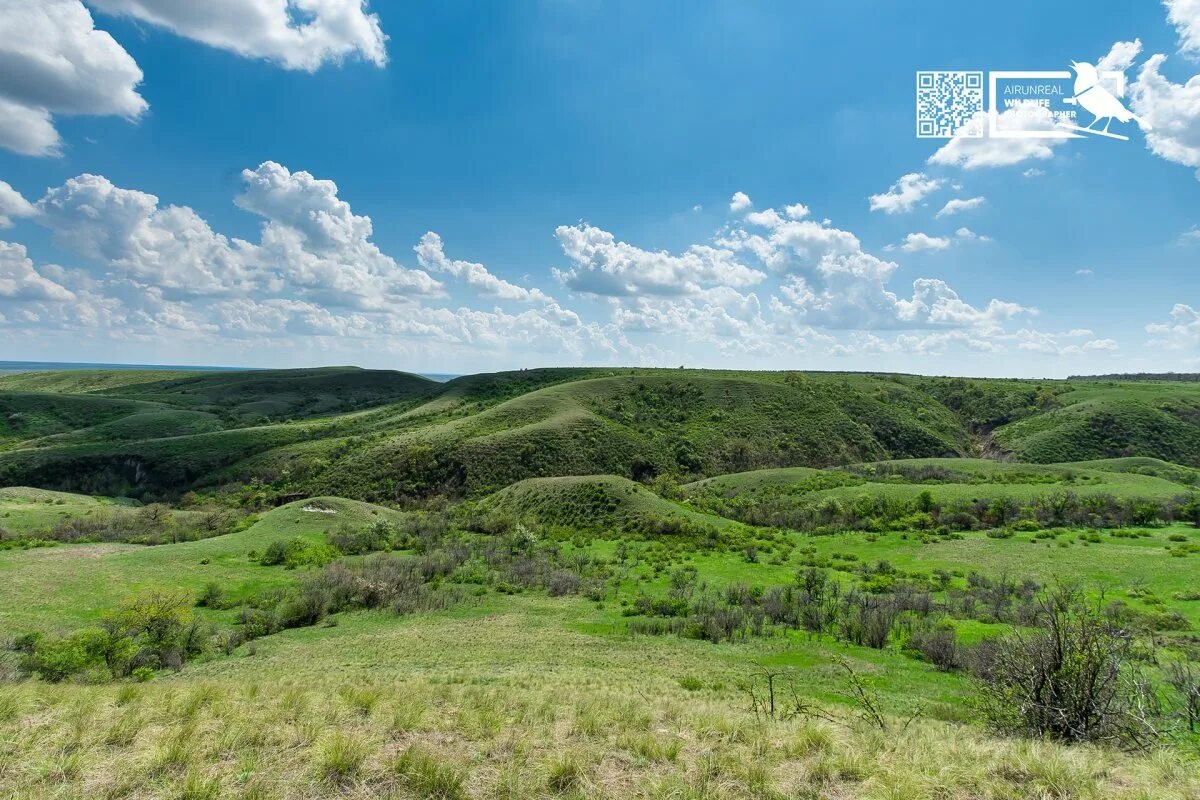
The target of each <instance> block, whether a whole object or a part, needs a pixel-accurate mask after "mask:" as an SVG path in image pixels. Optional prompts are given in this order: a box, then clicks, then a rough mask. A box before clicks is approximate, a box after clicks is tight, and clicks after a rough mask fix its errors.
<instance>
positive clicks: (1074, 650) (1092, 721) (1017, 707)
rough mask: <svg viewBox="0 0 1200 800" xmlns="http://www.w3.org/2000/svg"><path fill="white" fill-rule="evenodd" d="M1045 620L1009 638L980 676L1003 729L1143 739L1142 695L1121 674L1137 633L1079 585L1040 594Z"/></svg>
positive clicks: (1082, 738)
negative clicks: (1117, 622) (1083, 594)
mask: <svg viewBox="0 0 1200 800" xmlns="http://www.w3.org/2000/svg"><path fill="white" fill-rule="evenodd" d="M1038 623H1039V625H1040V627H1038V628H1035V629H1032V630H1022V631H1018V632H1015V633H1012V634H1010V635H1008V636H1006V637H1003V638H1002V639H1001V640H1000V641H999V642H998V643H997V646H995V647H994V648H992V650H991V653H990V655H991V657H992V661H991V663H990V664H989V665H987V667H986V672H985V673H984V674H983V676H982V682H981V692H982V699H983V703H982V705H983V709H984V713H985V714H986V716H987V718H988V720H989V721H990V722H991V723H992V725H993V726H994V727H996V728H998V729H1000V730H1003V731H1008V732H1013V733H1020V734H1025V735H1030V736H1036V737H1049V738H1052V739H1057V740H1060V741H1068V742H1113V743H1119V744H1136V745H1140V744H1143V743H1144V741H1145V739H1146V738H1147V737H1150V736H1152V732H1151V730H1150V729H1149V728H1148V727H1147V726H1145V725H1144V724H1142V722H1141V721H1140V719H1139V717H1138V716H1137V714H1136V713H1135V710H1136V709H1137V707H1138V705H1139V703H1138V701H1139V700H1140V699H1141V698H1140V696H1139V695H1138V694H1137V692H1136V688H1135V687H1134V686H1132V685H1131V684H1130V682H1128V681H1126V680H1124V679H1123V675H1122V671H1123V669H1124V668H1125V667H1126V665H1127V663H1128V661H1129V656H1130V645H1131V638H1130V636H1129V635H1128V633H1127V632H1126V631H1124V630H1122V629H1120V628H1118V627H1116V626H1114V625H1113V624H1112V623H1111V622H1110V621H1109V620H1108V619H1106V618H1104V617H1102V616H1101V615H1100V614H1098V613H1096V612H1095V611H1093V610H1092V609H1091V608H1090V607H1089V606H1088V605H1087V604H1085V603H1084V601H1083V600H1082V599H1081V598H1080V596H1079V595H1078V594H1077V593H1075V592H1074V591H1071V590H1067V589H1057V590H1055V591H1053V592H1049V593H1045V594H1043V595H1042V596H1041V597H1040V598H1039V599H1038Z"/></svg>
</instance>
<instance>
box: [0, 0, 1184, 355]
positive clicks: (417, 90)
mask: <svg viewBox="0 0 1200 800" xmlns="http://www.w3.org/2000/svg"><path fill="white" fill-rule="evenodd" d="M985 6H988V7H990V8H985ZM0 9H3V10H4V13H3V14H0V67H2V69H0V181H4V185H3V186H0V224H3V225H5V227H3V228H0V242H3V245H0V315H2V317H3V320H2V321H0V337H2V338H0V341H2V342H4V344H5V346H4V347H3V348H2V349H0V358H8V359H29V360H42V359H57V360H69V361H85V360H96V361H127V362H138V363H155V362H167V363H196V364H211V363H222V364H238V365H246V366H299V365H311V364H326V363H354V364H360V365H363V366H371V367H392V368H398V369H410V370H414V371H436V372H466V371H481V370H490V369H500V368H516V367H530V366H544V365H561V364H622V365H641V364H658V365H671V366H674V365H678V364H687V365H689V366H708V367H730V368H788V369H804V368H809V369H870V370H896V371H912V372H923V373H939V374H947V373H950V374H981V375H988V374H991V375H1030V376H1033V375H1050V376H1054V375H1066V374H1072V373H1084V372H1110V371H1127V370H1171V369H1173V370H1196V369H1200V366H1198V365H1197V360H1198V359H1197V356H1198V355H1200V313H1198V312H1197V311H1195V310H1194V308H1196V307H1200V298H1197V297H1195V294H1196V287H1197V281H1196V278H1195V274H1194V269H1195V265H1196V263H1197V258H1198V256H1200V233H1195V231H1198V230H1200V228H1197V227H1196V226H1197V225H1200V211H1198V209H1200V181H1198V179H1197V169H1198V168H1200V77H1198V78H1196V79H1195V83H1194V84H1189V83H1188V81H1189V79H1192V77H1193V76H1194V75H1196V74H1197V73H1200V63H1198V62H1197V56H1198V55H1200V3H1198V2H1197V0H1169V2H1166V3H1161V4H1160V3H1157V2H1150V1H1149V0H1145V1H1144V2H1138V3H1129V2H1119V3H1118V2H1108V3H1097V2H1062V3H1055V4H1053V7H1052V8H1051V7H1048V4H1045V3H1038V2H1018V1H1016V0H1012V1H1010V2H1007V3H1004V4H1003V5H1002V7H999V8H997V7H996V4H975V3H949V2H913V3H904V4H892V3H875V2H871V3H868V2H857V3H855V2H850V3H847V2H839V3H832V2H830V3H804V4H799V3H790V2H777V3H768V2H755V3H747V2H700V3H686V4H685V3H645V2H636V3H635V2H629V3H622V2H603V3H601V2H585V1H584V0H562V1H560V2H542V3H538V2H513V3H503V2H495V3H485V4H478V3H465V2H461V3H458V2H441V3H427V4H417V3H399V2H394V1H393V0H373V1H372V2H370V3H369V4H361V3H360V2H358V0H294V2H291V3H288V2H287V0H238V1H237V2H235V1H234V0H214V2H212V3H211V4H205V5H204V6H202V7H196V8H192V9H190V10H189V11H184V12H181V11H180V10H179V4H178V3H172V2H168V0H84V1H83V2H81V1H80V0H0ZM1121 43H1125V44H1124V45H1122V44H1121ZM1156 54H1162V56H1164V57H1165V58H1157V56H1156ZM1102 59H1107V62H1106V63H1108V64H1109V65H1110V66H1111V65H1113V64H1116V65H1117V66H1119V67H1121V68H1125V71H1126V75H1127V79H1128V81H1129V83H1130V86H1131V89H1130V93H1129V95H1128V96H1127V97H1126V98H1125V100H1126V102H1127V103H1128V105H1129V106H1130V108H1132V109H1133V110H1134V111H1135V112H1136V113H1138V114H1139V116H1140V117H1141V118H1142V119H1143V120H1145V121H1146V122H1147V124H1148V125H1149V129H1148V130H1142V129H1141V126H1139V125H1137V124H1135V123H1132V122H1131V123H1127V124H1125V125H1118V126H1117V127H1118V128H1121V130H1122V132H1123V133H1125V134H1128V135H1129V137H1130V141H1128V142H1121V141H1115V140H1109V139H1099V138H1094V137H1089V138H1086V139H1083V140H1071V141H1067V142H1059V141H1051V142H1049V143H1047V142H1046V141H1035V142H1032V143H1028V142H1018V143H1016V144H1014V143H1013V142H1012V141H1009V140H991V139H988V140H984V141H983V142H981V143H968V144H967V145H965V146H964V147H962V148H961V149H955V148H954V147H951V148H950V149H949V150H941V149H940V148H941V147H942V146H943V145H946V141H945V140H929V139H918V138H916V136H915V135H914V96H913V85H914V73H915V71H917V70H921V69H973V70H974V69H978V70H985V71H987V70H1000V69H1032V70H1061V69H1065V68H1066V67H1067V66H1068V65H1069V63H1070V62H1071V61H1072V60H1079V61H1084V60H1086V61H1089V62H1093V63H1095V62H1098V61H1100V60H1102ZM5 117H7V121H6V120H5ZM743 197H744V198H746V199H745V200H743V199H741V198H743ZM872 197H874V198H876V200H875V201H874V202H872V200H871V198H872ZM979 198H982V199H979ZM956 199H957V200H959V201H967V202H963V203H958V204H956V205H957V206H958V207H959V208H961V210H958V211H957V212H956V213H947V212H949V211H951V210H952V209H953V206H952V207H951V208H945V207H946V205H947V203H948V202H950V201H951V200H956ZM939 212H941V213H940V214H939Z"/></svg>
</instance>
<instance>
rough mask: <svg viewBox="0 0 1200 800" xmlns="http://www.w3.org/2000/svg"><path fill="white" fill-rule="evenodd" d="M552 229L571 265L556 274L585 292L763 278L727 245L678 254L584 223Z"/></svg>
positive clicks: (683, 289)
mask: <svg viewBox="0 0 1200 800" xmlns="http://www.w3.org/2000/svg"><path fill="white" fill-rule="evenodd" d="M554 234H555V236H556V237H558V243H559V245H560V246H561V247H562V250H563V253H564V254H566V256H567V258H569V259H570V260H571V263H572V265H573V266H572V267H571V268H570V269H569V270H555V275H556V276H557V277H558V279H559V280H560V281H562V283H563V284H564V285H566V286H567V287H568V288H570V289H574V290H576V291H581V292H587V293H589V294H596V295H608V296H614V297H619V296H622V295H634V294H657V295H687V294H696V293H698V292H700V291H701V289H702V288H703V287H704V286H713V285H720V286H752V285H754V284H756V283H758V282H760V281H761V280H762V279H763V278H764V277H765V276H764V275H763V273H762V272H760V271H758V270H756V269H753V268H751V267H748V266H746V265H744V264H742V263H741V262H739V261H738V259H737V256H736V254H735V253H734V252H733V251H731V250H729V249H726V248H720V247H710V246H708V245H692V246H691V247H689V248H688V249H687V250H686V251H684V252H683V253H680V254H678V255H674V254H671V253H668V252H666V251H665V250H644V249H642V248H640V247H636V246H634V245H631V244H627V243H625V242H621V241H618V240H617V238H616V237H615V236H613V235H612V234H611V233H609V232H608V231H605V230H601V229H600V228H596V227H594V226H591V225H587V224H582V223H581V224H579V225H560V226H559V227H558V228H557V229H556V230H555V232H554Z"/></svg>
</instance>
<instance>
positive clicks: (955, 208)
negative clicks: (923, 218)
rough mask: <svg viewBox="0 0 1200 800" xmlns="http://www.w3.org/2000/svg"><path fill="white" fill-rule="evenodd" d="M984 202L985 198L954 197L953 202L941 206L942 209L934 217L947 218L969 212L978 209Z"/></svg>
mask: <svg viewBox="0 0 1200 800" xmlns="http://www.w3.org/2000/svg"><path fill="white" fill-rule="evenodd" d="M985 202H987V198H984V197H966V198H962V197H956V198H954V199H953V200H949V201H947V203H946V205H944V206H942V209H941V210H940V211H938V212H937V214H935V215H934V216H937V217H949V216H952V215H954V214H959V213H962V212H963V211H971V210H972V209H975V208H979V207H980V206H981V205H983V204H984V203H985Z"/></svg>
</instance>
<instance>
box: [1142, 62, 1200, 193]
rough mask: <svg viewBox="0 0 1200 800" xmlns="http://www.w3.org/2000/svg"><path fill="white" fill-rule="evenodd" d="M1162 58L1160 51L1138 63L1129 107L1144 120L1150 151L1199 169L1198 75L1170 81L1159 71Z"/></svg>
mask: <svg viewBox="0 0 1200 800" xmlns="http://www.w3.org/2000/svg"><path fill="white" fill-rule="evenodd" d="M1166 59H1167V57H1166V56H1165V55H1162V54H1161V53H1160V54H1158V55H1154V56H1151V57H1150V58H1149V59H1147V60H1146V63H1145V64H1143V65H1142V68H1141V70H1140V71H1139V72H1138V76H1137V80H1135V81H1134V82H1133V85H1132V86H1131V87H1130V108H1131V109H1132V110H1133V112H1134V113H1135V114H1137V115H1138V116H1140V117H1141V118H1142V120H1143V121H1144V122H1145V125H1143V130H1144V131H1145V135H1146V146H1147V147H1148V148H1150V151H1151V152H1153V153H1154V154H1155V155H1157V156H1159V157H1161V158H1164V159H1166V160H1167V161H1173V162H1175V163H1176V164H1182V165H1184V166H1186V167H1191V168H1193V169H1198V170H1200V75H1193V76H1192V77H1191V78H1189V79H1188V81H1187V82H1186V83H1182V84H1179V83H1174V82H1172V81H1171V80H1169V79H1167V78H1166V77H1164V76H1163V75H1162V73H1161V72H1159V69H1160V68H1161V67H1162V65H1163V62H1164V61H1166ZM1197 177H1198V178H1200V171H1198V174H1197Z"/></svg>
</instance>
